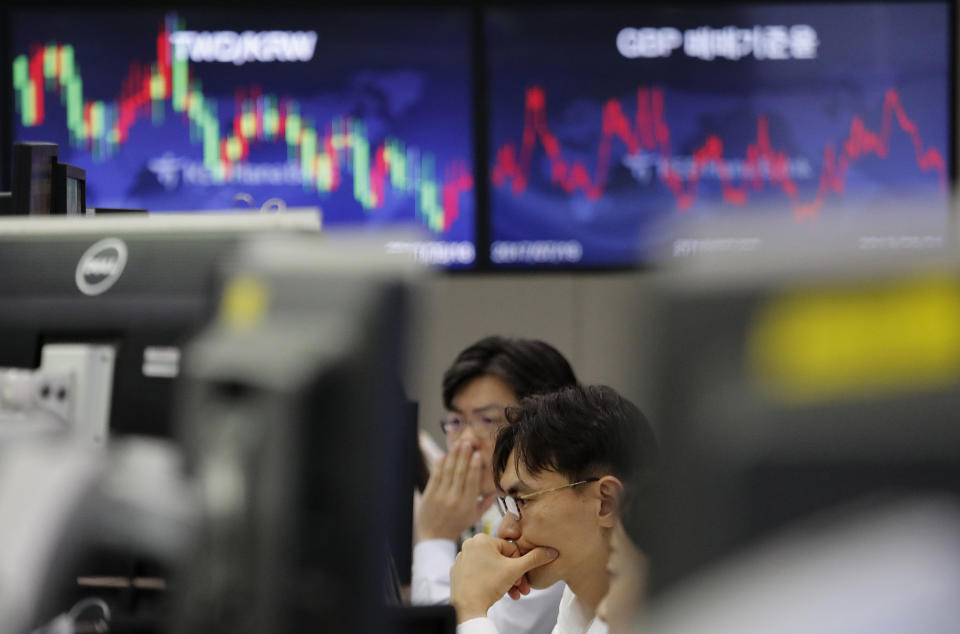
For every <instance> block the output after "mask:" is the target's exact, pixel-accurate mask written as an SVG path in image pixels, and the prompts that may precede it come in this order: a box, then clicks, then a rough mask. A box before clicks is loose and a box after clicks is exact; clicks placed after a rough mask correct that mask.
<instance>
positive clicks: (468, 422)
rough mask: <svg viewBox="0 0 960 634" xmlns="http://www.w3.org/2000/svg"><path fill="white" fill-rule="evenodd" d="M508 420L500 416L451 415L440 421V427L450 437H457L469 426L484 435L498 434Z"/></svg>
mask: <svg viewBox="0 0 960 634" xmlns="http://www.w3.org/2000/svg"><path fill="white" fill-rule="evenodd" d="M504 423H506V421H505V420H504V419H503V418H502V417H500V416H471V417H466V416H460V415H450V416H447V417H446V418H444V419H442V420H441V421H440V429H441V430H443V434H444V435H445V436H447V437H448V438H456V437H457V436H459V435H460V434H462V433H463V432H464V431H466V429H467V427H473V431H474V432H475V433H477V434H480V435H484V436H491V437H492V436H496V435H497V432H498V431H499V430H500V428H501V427H503V425H504Z"/></svg>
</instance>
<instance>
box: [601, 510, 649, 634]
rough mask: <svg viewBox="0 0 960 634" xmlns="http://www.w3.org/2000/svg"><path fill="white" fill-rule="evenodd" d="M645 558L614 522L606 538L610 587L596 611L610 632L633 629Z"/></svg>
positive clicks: (627, 632) (623, 632)
mask: <svg viewBox="0 0 960 634" xmlns="http://www.w3.org/2000/svg"><path fill="white" fill-rule="evenodd" d="M646 564H647V562H646V558H645V557H644V556H643V553H641V552H640V551H639V550H637V547H636V546H634V545H633V542H632V541H631V540H630V538H629V537H628V536H627V533H626V531H624V530H623V525H622V524H619V523H618V524H617V527H616V528H615V529H614V530H613V534H612V535H611V537H610V558H609V559H608V561H607V575H608V578H609V579H610V587H609V589H608V590H607V595H606V596H605V597H604V598H603V601H601V602H600V607H599V608H598V609H597V614H598V615H599V616H600V618H601V619H603V620H604V621H606V623H607V626H608V627H609V628H610V634H630V633H631V632H634V631H636V620H637V613H638V612H639V610H640V608H641V607H642V605H643V601H644V595H645V593H646V572H647V565H646Z"/></svg>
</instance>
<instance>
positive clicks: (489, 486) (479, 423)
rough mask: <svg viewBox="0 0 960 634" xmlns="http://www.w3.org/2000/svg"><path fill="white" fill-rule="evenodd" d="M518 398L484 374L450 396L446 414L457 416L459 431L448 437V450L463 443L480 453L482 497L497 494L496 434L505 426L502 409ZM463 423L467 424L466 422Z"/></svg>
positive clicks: (502, 384)
mask: <svg viewBox="0 0 960 634" xmlns="http://www.w3.org/2000/svg"><path fill="white" fill-rule="evenodd" d="M516 404H517V397H516V395H515V394H514V393H513V390H512V389H510V386H509V385H507V384H506V383H505V382H503V381H502V380H501V379H499V378H497V377H495V376H490V375H483V376H478V377H477V378H475V379H473V380H471V381H468V382H467V384H466V385H464V386H463V387H461V388H460V390H459V391H458V392H457V393H456V394H455V395H454V396H453V399H452V402H451V405H453V411H451V412H448V415H453V416H458V417H460V420H461V421H465V423H461V428H462V431H461V432H460V433H459V434H457V435H456V436H449V435H448V436H447V449H448V450H452V449H453V446H454V444H455V443H459V442H465V443H468V444H470V446H472V447H473V449H474V451H476V452H479V454H480V459H481V460H482V461H483V470H484V472H483V474H482V476H481V489H482V493H483V494H484V495H489V494H490V493H493V492H494V491H496V483H495V482H494V481H493V470H492V469H491V466H490V465H491V462H492V461H493V447H494V445H495V444H496V441H497V435H496V432H497V431H499V429H500V428H501V427H503V426H504V425H505V424H506V419H505V418H504V415H503V410H504V409H506V408H507V406H509V405H516ZM466 421H469V422H468V423H466Z"/></svg>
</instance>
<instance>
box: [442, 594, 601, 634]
mask: <svg viewBox="0 0 960 634" xmlns="http://www.w3.org/2000/svg"><path fill="white" fill-rule="evenodd" d="M491 610H492V608H491ZM556 620H557V624H556V626H554V628H553V634H607V624H606V623H604V622H603V621H601V620H600V619H599V618H598V617H597V615H596V614H594V612H593V610H591V609H590V608H588V607H587V606H585V605H584V604H583V603H582V602H581V601H580V599H578V598H577V595H575V594H574V593H573V592H572V591H571V590H570V588H568V587H566V586H564V589H563V597H562V598H561V599H560V609H559V610H558V611H557V619H556ZM457 634H513V630H508V629H505V628H501V627H499V624H497V623H495V622H494V621H493V619H492V618H490V616H489V613H488V616H486V617H481V618H477V619H470V620H469V621H466V622H464V623H461V624H460V625H458V626H457Z"/></svg>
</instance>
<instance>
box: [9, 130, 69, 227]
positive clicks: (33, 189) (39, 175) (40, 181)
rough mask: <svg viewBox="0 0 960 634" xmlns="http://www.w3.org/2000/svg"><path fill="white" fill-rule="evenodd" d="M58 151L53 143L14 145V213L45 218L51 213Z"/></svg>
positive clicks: (12, 192) (12, 191)
mask: <svg viewBox="0 0 960 634" xmlns="http://www.w3.org/2000/svg"><path fill="white" fill-rule="evenodd" d="M57 152H58V148H57V144H56V143H40V142H21V143H14V144H13V182H12V184H11V194H12V207H11V212H12V213H13V214H18V215H23V216H26V215H35V214H36V215H48V214H50V213H52V212H53V204H54V191H53V183H54V170H55V167H56V165H57Z"/></svg>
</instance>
